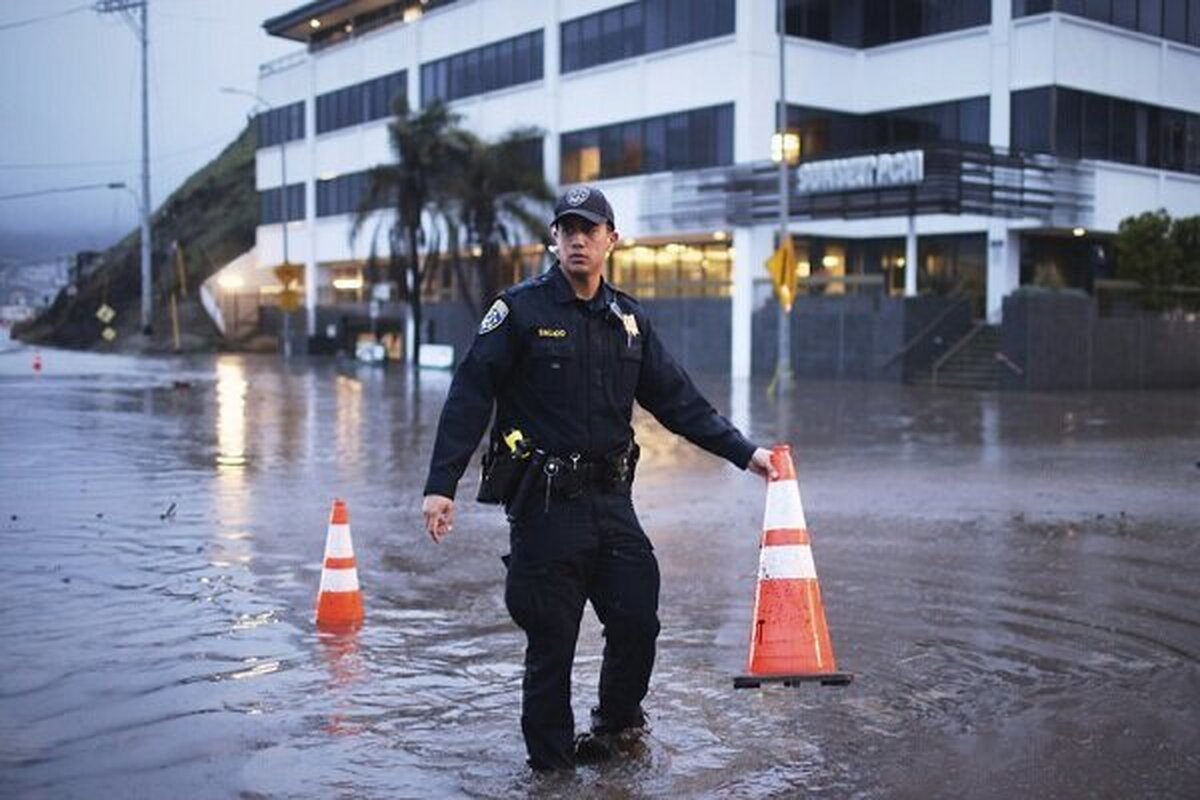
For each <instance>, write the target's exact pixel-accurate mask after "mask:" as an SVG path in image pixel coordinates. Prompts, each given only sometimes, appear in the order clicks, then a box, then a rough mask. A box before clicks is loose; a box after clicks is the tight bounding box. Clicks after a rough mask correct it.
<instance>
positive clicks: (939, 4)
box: [779, 0, 992, 48]
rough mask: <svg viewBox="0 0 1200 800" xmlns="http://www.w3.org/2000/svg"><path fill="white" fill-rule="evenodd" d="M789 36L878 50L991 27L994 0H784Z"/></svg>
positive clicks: (785, 23) (786, 27) (785, 25)
mask: <svg viewBox="0 0 1200 800" xmlns="http://www.w3.org/2000/svg"><path fill="white" fill-rule="evenodd" d="M779 1H781V2H784V3H785V6H784V21H783V24H784V30H786V31H787V34H788V36H798V37H801V38H804V39H815V40H817V41H821V42H831V43H833V44H840V45H842V46H844V47H855V48H865V47H878V46H880V45H885V44H890V43H892V42H900V41H905V40H907V39H916V38H919V37H921V36H932V35H933V34H936V33H945V32H947V31H955V30H961V29H963V28H974V27H976V26H979V25H988V24H990V23H991V21H992V4H991V0H875V1H873V2H868V1H866V0H779Z"/></svg>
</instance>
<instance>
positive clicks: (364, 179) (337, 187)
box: [317, 171, 386, 217]
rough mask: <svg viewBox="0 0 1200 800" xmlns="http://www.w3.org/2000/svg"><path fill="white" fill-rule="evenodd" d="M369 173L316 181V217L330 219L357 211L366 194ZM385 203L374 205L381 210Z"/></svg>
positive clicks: (355, 173)
mask: <svg viewBox="0 0 1200 800" xmlns="http://www.w3.org/2000/svg"><path fill="white" fill-rule="evenodd" d="M369 176H370V173H369V172H367V171H363V172H351V173H349V174H346V175H339V176H338V177H336V178H329V179H327V180H319V181H317V216H318V217H332V216H334V215H336V214H354V213H357V212H358V210H359V207H360V205H361V204H362V201H363V197H364V196H365V195H366V193H367V185H368V181H369V180H370V178H369ZM385 205H386V203H376V204H375V208H382V207H384V206H385Z"/></svg>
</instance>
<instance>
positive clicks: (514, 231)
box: [451, 128, 554, 312]
mask: <svg viewBox="0 0 1200 800" xmlns="http://www.w3.org/2000/svg"><path fill="white" fill-rule="evenodd" d="M541 136H542V132H541V131H540V130H538V129H537V128H517V129H514V130H512V131H510V132H509V133H507V134H506V135H504V136H503V137H502V138H500V139H499V140H498V141H495V142H485V141H483V140H481V139H480V138H478V137H476V136H474V135H472V134H467V135H466V136H465V137H464V139H465V142H466V158H465V159H464V160H463V162H462V163H461V165H460V169H459V170H457V171H456V173H455V175H454V178H455V181H454V185H453V188H452V193H453V198H454V200H453V203H454V206H455V211H456V212H457V214H456V217H457V221H458V223H460V224H461V226H462V228H463V229H464V232H465V234H466V242H465V244H468V245H471V246H473V247H474V248H476V250H475V252H476V254H477V255H476V263H477V266H478V269H477V278H478V281H477V283H476V286H477V287H478V295H477V296H476V297H471V296H470V294H469V293H468V292H467V287H466V286H465V285H464V286H463V291H464V299H465V300H466V301H467V303H468V305H470V306H471V307H472V310H474V311H476V312H478V311H479V310H480V309H481V308H482V307H483V305H484V303H486V302H487V301H488V300H490V299H491V298H492V297H493V296H494V295H495V294H496V293H497V292H498V291H499V290H500V288H501V287H500V285H499V283H500V267H501V260H502V256H503V253H504V250H506V249H508V250H510V251H511V250H512V249H513V248H514V247H515V246H516V245H517V244H518V243H519V242H520V241H521V240H525V241H528V240H529V239H534V240H537V241H541V242H543V243H544V242H546V241H548V239H547V229H546V222H545V220H546V219H547V218H548V216H549V215H548V213H547V206H548V205H549V204H550V202H551V201H552V200H553V199H554V195H553V192H552V191H551V189H550V187H549V186H547V185H546V180H545V178H544V177H543V176H542V172H541V169H539V167H538V166H537V165H535V164H532V163H530V161H529V159H528V156H527V152H528V150H527V148H528V146H529V143H530V142H531V141H534V140H536V141H537V142H539V143H540V142H541ZM451 232H452V236H457V234H458V231H457V230H455V229H454V228H451ZM460 283H461V273H460Z"/></svg>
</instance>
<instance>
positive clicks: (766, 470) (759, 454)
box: [746, 447, 779, 480]
mask: <svg viewBox="0 0 1200 800" xmlns="http://www.w3.org/2000/svg"><path fill="white" fill-rule="evenodd" d="M746 469H748V470H750V471H751V472H753V473H754V474H755V475H761V476H762V477H763V478H766V479H767V480H775V479H776V478H778V477H779V473H778V472H777V471H776V470H775V465H774V464H772V463H771V451H770V450H768V449H766V448H765V447H760V448H758V449H757V450H755V451H754V455H752V456H750V463H749V464H747V465H746Z"/></svg>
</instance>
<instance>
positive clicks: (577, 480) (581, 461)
mask: <svg viewBox="0 0 1200 800" xmlns="http://www.w3.org/2000/svg"><path fill="white" fill-rule="evenodd" d="M640 453H641V448H639V447H638V445H637V443H636V442H630V443H629V444H628V445H627V446H625V447H622V448H621V449H620V450H617V451H614V452H613V453H612V454H611V455H609V456H608V457H606V458H597V459H585V458H583V456H581V455H580V454H579V453H572V454H571V455H569V456H567V457H566V458H561V457H559V456H553V455H549V454H547V453H544V452H543V451H541V450H538V451H536V452H535V454H534V457H533V459H532V463H531V464H530V469H529V471H528V472H527V473H526V475H525V477H524V478H523V479H522V481H521V486H520V488H519V489H518V491H517V495H516V497H514V498H513V501H512V503H511V504H510V505H509V519H510V520H513V519H515V517H516V516H517V515H518V514H519V513H520V511H521V509H522V507H523V506H524V505H525V502H526V501H527V500H528V498H529V495H530V494H531V493H532V490H533V489H534V484H535V483H536V482H538V481H540V482H541V484H542V485H541V487H539V488H542V490H543V497H544V501H543V511H549V510H550V496H551V495H552V494H553V495H557V496H559V497H565V498H568V499H573V498H576V497H579V496H580V495H581V494H583V493H584V491H586V490H587V489H588V488H591V487H599V488H602V489H611V488H621V487H625V486H629V485H630V484H632V483H633V475H634V471H635V469H636V467H637V461H638V456H639V455H640Z"/></svg>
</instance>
